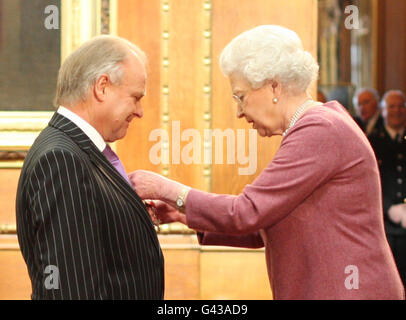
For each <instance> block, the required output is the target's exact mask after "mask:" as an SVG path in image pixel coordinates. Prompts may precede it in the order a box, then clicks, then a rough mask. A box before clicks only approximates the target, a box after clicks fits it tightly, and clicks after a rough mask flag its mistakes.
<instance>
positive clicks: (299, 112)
mask: <svg viewBox="0 0 406 320" xmlns="http://www.w3.org/2000/svg"><path fill="white" fill-rule="evenodd" d="M313 103H314V100H312V99H308V100H306V101H305V102H304V103H303V104H302V105H301V106H300V107H299V108H297V110H296V112H295V114H294V115H293V117H292V119H291V120H290V123H289V127H287V129H286V130H285V131H284V132H283V133H282V136H286V134H287V133H288V131H289V129H290V128H292V127H293V126H294V125H295V123H296V121H297V120H298V119H299V118H300V116H301V115H302V114H303V113H304V111H305V110H306V108H307V107H309V106H310V105H311V104H313Z"/></svg>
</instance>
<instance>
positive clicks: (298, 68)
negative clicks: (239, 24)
mask: <svg viewBox="0 0 406 320" xmlns="http://www.w3.org/2000/svg"><path fill="white" fill-rule="evenodd" d="M220 68H221V70H222V72H223V74H224V75H225V76H227V77H229V76H230V75H231V74H234V73H235V74H240V75H242V76H243V77H244V78H245V79H246V80H248V81H249V82H250V84H251V87H252V88H254V89H257V88H260V87H262V85H263V84H264V82H265V81H266V80H275V81H279V82H280V83H281V84H282V86H283V87H284V88H285V90H286V91H287V92H290V93H301V92H304V91H306V90H307V89H308V87H309V86H310V84H311V83H312V81H314V80H316V79H317V77H318V71H319V66H318V64H317V62H316V60H315V59H314V58H313V56H312V55H311V54H310V53H309V52H307V51H305V50H304V49H303V45H302V41H301V40H300V38H299V36H298V35H297V34H296V33H295V32H294V31H292V30H289V29H287V28H284V27H281V26H276V25H263V26H258V27H256V28H254V29H251V30H248V31H245V32H243V33H241V34H240V35H238V36H237V37H235V38H234V39H233V40H231V42H230V43H229V44H228V45H227V46H226V47H225V48H224V49H223V51H222V53H221V55H220Z"/></svg>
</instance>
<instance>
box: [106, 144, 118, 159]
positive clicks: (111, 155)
mask: <svg viewBox="0 0 406 320" xmlns="http://www.w3.org/2000/svg"><path fill="white" fill-rule="evenodd" d="M103 154H104V156H105V157H106V158H107V160H109V161H110V162H115V161H117V160H118V156H117V155H116V153H115V152H114V151H113V150H112V149H111V147H110V146H109V145H108V144H107V145H106V148H104V150H103Z"/></svg>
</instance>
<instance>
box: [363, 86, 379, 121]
mask: <svg viewBox="0 0 406 320" xmlns="http://www.w3.org/2000/svg"><path fill="white" fill-rule="evenodd" d="M358 106H359V114H360V116H361V118H362V120H363V121H364V122H366V121H368V120H369V119H371V118H372V117H373V116H374V114H375V113H376V110H378V101H376V97H375V95H374V94H373V93H371V92H369V91H364V92H361V94H360V95H358Z"/></svg>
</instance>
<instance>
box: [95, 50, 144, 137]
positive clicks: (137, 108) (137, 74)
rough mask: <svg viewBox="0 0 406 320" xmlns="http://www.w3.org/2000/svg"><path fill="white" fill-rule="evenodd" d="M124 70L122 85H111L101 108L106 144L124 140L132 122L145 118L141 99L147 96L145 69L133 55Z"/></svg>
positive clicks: (123, 65) (101, 121)
mask: <svg viewBox="0 0 406 320" xmlns="http://www.w3.org/2000/svg"><path fill="white" fill-rule="evenodd" d="M122 68H123V78H122V81H121V84H119V85H114V84H110V85H109V95H108V97H107V99H106V101H105V103H103V105H102V107H101V108H100V109H101V110H100V113H99V120H100V127H101V131H102V132H101V135H102V137H103V138H104V140H105V141H106V142H113V141H116V140H119V139H122V138H124V136H125V135H126V134H127V130H128V127H129V125H130V122H131V121H132V120H133V119H134V118H135V117H138V118H141V117H142V116H143V110H142V106H141V99H142V97H143V96H144V95H145V81H146V71H145V67H144V65H143V64H142V63H141V62H140V61H139V60H138V58H137V57H136V56H135V55H133V54H131V56H130V57H129V58H128V59H127V60H126V61H125V62H124V63H123V64H122Z"/></svg>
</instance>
